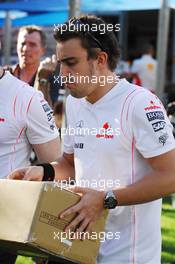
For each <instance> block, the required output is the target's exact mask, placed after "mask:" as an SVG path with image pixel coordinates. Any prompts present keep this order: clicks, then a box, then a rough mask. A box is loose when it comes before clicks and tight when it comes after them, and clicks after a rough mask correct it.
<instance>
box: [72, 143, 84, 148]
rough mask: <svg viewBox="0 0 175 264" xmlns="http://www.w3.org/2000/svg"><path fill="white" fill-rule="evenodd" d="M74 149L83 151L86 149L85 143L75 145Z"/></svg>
mask: <svg viewBox="0 0 175 264" xmlns="http://www.w3.org/2000/svg"><path fill="white" fill-rule="evenodd" d="M74 148H77V149H83V148H84V143H75V144H74Z"/></svg>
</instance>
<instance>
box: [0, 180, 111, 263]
mask: <svg viewBox="0 0 175 264" xmlns="http://www.w3.org/2000/svg"><path fill="white" fill-rule="evenodd" d="M79 200H80V196H79V195H77V194H75V193H73V192H70V191H68V190H65V189H62V188H60V187H59V186H58V184H56V183H53V182H52V183H44V182H28V181H11V180H0V247H2V246H5V247H8V249H9V248H10V251H13V250H14V251H15V252H18V253H19V250H21V251H24V252H35V253H43V252H45V253H46V254H45V255H49V256H51V255H52V256H53V255H54V256H57V260H59V263H68V261H67V260H71V261H72V263H84V264H93V263H95V262H96V257H97V255H98V250H99V245H100V240H99V239H98V238H99V237H100V238H101V236H99V234H103V230H104V225H105V220H106V217H107V211H104V214H103V216H102V217H101V219H100V220H99V221H98V222H97V223H96V224H95V225H94V229H93V238H92V237H91V238H89V239H85V240H80V239H74V240H71V239H69V237H66V234H65V233H63V232H64V231H63V230H64V227H65V226H66V225H67V224H68V223H69V222H70V221H71V219H73V218H74V217H75V215H72V216H71V217H69V218H67V219H66V220H61V219H60V218H59V217H58V215H59V214H60V213H61V212H62V211H64V210H65V209H66V208H68V207H70V206H72V205H73V204H76V203H77V202H78V201H79ZM29 255H30V253H29Z"/></svg>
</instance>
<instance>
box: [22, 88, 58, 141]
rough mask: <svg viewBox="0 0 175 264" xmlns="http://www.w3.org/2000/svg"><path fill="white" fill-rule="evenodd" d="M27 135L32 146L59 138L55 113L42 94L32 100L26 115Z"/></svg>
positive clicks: (36, 95) (37, 94)
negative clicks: (54, 117)
mask: <svg viewBox="0 0 175 264" xmlns="http://www.w3.org/2000/svg"><path fill="white" fill-rule="evenodd" d="M26 123H27V128H26V135H27V138H28V140H29V142H30V143H31V144H42V143H46V142H48V141H50V140H53V139H55V138H57V137H58V136H59V133H58V130H57V128H56V125H55V122H54V119H53V111H52V109H51V108H50V106H49V104H48V103H47V101H45V99H44V97H43V94H42V93H41V92H36V93H35V94H34V95H33V96H32V97H31V99H30V101H29V105H28V108H27V113H26Z"/></svg>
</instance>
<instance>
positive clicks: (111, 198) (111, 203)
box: [103, 190, 118, 209]
mask: <svg viewBox="0 0 175 264" xmlns="http://www.w3.org/2000/svg"><path fill="white" fill-rule="evenodd" d="M117 205H118V201H117V199H116V197H115V194H114V193H113V191H112V190H110V191H107V193H106V195H105V198H104V204H103V206H104V208H106V209H114V208H115V207H116V206H117Z"/></svg>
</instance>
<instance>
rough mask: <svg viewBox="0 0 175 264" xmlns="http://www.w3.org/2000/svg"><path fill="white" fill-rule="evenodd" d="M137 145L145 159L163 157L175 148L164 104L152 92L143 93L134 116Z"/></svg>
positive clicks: (138, 100) (133, 126) (136, 104)
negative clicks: (162, 155)
mask: <svg viewBox="0 0 175 264" xmlns="http://www.w3.org/2000/svg"><path fill="white" fill-rule="evenodd" d="M132 129H133V134H134V138H135V145H136V148H137V149H138V151H139V152H140V153H141V154H142V155H143V157H145V158H150V157H154V156H158V155H161V154H163V153H166V152H168V151H170V150H172V149H174V148H175V140H174V137H173V134H172V125H171V123H170V121H169V119H168V117H167V115H166V111H165V109H164V106H163V104H162V103H161V101H160V100H159V99H158V97H157V96H155V95H153V94H152V93H150V92H147V91H146V92H144V93H141V94H140V95H139V96H137V101H136V102H135V106H134V109H133V114H132Z"/></svg>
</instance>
